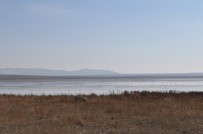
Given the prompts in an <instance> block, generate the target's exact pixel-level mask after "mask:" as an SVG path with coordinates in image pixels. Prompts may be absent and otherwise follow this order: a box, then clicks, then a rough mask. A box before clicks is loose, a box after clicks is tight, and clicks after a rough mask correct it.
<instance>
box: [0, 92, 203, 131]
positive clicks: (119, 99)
mask: <svg viewBox="0 0 203 134" xmlns="http://www.w3.org/2000/svg"><path fill="white" fill-rule="evenodd" d="M0 133H2V134H28V133H29V134H68V133H70V134H81V133H85V134H92V133H93V134H102V133H104V134H106V133H109V134H114V133H120V134H130V133H133V134H134V133H138V134H142V133H143V134H146V133H149V134H150V133H152V134H159V133H160V134H180V133H189V134H191V133H194V134H198V133H199V134H202V133H203V93H174V92H170V93H156V92H153V93H149V92H141V93H140V92H131V93H129V92H124V93H123V94H121V95H108V96H96V95H89V96H77V97H75V96H12V95H1V96H0Z"/></svg>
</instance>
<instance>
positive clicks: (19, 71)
mask: <svg viewBox="0 0 203 134" xmlns="http://www.w3.org/2000/svg"><path fill="white" fill-rule="evenodd" d="M0 74H1V75H42V76H97V75H100V76H106V75H107V76H108V75H118V73H116V72H113V71H109V70H94V69H81V70H76V71H65V70H49V69H36V68H33V69H28V68H0Z"/></svg>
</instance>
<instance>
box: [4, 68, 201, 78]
mask: <svg viewBox="0 0 203 134" xmlns="http://www.w3.org/2000/svg"><path fill="white" fill-rule="evenodd" d="M0 75H32V76H120V77H139V78H142V77H145V78H146V77H148V78H151V77H154V78H155V77H156V78H169V77H171V78H178V77H180V78H186V77H190V78H191V77H194V78H203V73H152V74H120V73H117V72H113V71H109V70H95V69H81V70H76V71H66V70H50V69H37V68H32V69H29V68H0Z"/></svg>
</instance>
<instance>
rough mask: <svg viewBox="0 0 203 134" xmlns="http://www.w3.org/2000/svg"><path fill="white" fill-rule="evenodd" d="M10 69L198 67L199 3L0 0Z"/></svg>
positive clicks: (0, 39) (202, 61) (0, 42)
mask: <svg viewBox="0 0 203 134" xmlns="http://www.w3.org/2000/svg"><path fill="white" fill-rule="evenodd" d="M8 67H9V68H15V67H20V68H48V69H64V70H77V69H82V68H90V69H108V70H114V71H118V72H123V73H161V72H167V73H168V72H203V1H202V0H1V1H0V68H8Z"/></svg>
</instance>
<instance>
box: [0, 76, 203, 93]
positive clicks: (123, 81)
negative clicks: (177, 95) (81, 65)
mask: <svg viewBox="0 0 203 134" xmlns="http://www.w3.org/2000/svg"><path fill="white" fill-rule="evenodd" d="M125 90H127V91H144V90H147V91H169V90H177V91H185V92H188V91H203V78H201V77H199V78H198V77H197V78H193V77H191V78H190V77H186V78H184V77H154V76H150V77H141V76H134V77H32V76H29V77H28V76H20V77H19V76H0V94H19V95H30V94H33V95H42V94H43V95H61V94H66V95H70V94H73V95H75V94H91V93H95V94H109V93H113V92H114V93H120V92H122V91H125Z"/></svg>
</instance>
